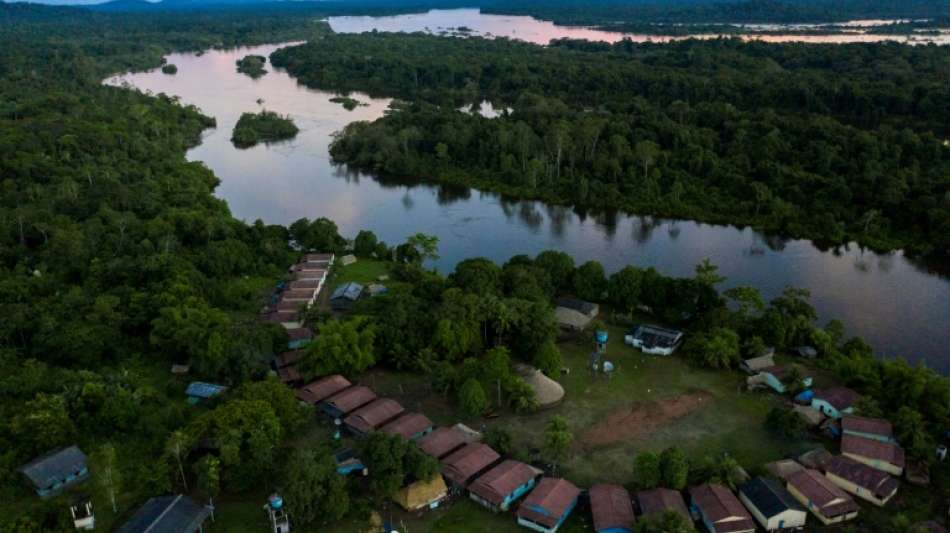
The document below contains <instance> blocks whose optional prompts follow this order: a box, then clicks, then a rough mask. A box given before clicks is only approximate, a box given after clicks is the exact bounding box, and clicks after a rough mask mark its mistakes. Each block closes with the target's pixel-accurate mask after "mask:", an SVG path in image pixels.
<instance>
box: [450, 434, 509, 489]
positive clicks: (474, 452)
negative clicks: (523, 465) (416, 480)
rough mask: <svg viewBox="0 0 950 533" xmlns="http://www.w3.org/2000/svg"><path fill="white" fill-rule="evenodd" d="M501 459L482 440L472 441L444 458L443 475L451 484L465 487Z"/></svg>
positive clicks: (456, 486) (461, 487) (459, 487)
mask: <svg viewBox="0 0 950 533" xmlns="http://www.w3.org/2000/svg"><path fill="white" fill-rule="evenodd" d="M499 459H501V456H500V455H498V452H496V451H495V450H493V449H491V448H489V447H488V446H486V445H485V444H482V443H480V442H472V443H469V444H466V445H465V446H462V447H461V448H459V449H458V450H456V451H454V452H452V453H450V454H449V455H448V456H446V457H445V458H444V459H442V475H443V476H445V479H446V480H448V482H449V485H452V486H454V487H455V488H457V489H464V488H466V487H467V486H468V484H469V483H470V482H471V481H472V480H473V479H474V478H475V477H477V476H478V475H479V474H481V473H482V472H484V471H485V470H487V469H488V468H489V467H490V466H492V465H493V464H495V462H497V461H498V460H499Z"/></svg>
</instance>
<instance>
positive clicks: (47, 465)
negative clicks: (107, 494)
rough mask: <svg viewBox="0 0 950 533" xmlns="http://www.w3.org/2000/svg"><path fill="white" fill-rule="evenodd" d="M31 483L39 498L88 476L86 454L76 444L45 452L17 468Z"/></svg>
mask: <svg viewBox="0 0 950 533" xmlns="http://www.w3.org/2000/svg"><path fill="white" fill-rule="evenodd" d="M17 471H18V472H20V473H21V474H23V476H25V477H26V478H27V479H28V480H29V481H30V484H32V485H33V490H35V491H36V493H37V494H39V495H40V497H41V498H49V497H51V496H55V495H56V494H59V493H60V492H61V491H62V490H63V489H65V488H67V487H70V486H72V485H75V484H77V483H80V482H82V481H84V480H85V479H86V478H88V477H89V467H88V465H87V463H86V454H84V453H82V450H80V449H79V447H78V446H69V447H66V448H60V449H58V450H53V451H51V452H49V453H46V454H44V455H42V456H40V457H37V458H36V459H33V460H32V461H30V462H29V463H27V464H25V465H23V466H21V467H20V468H18V469H17Z"/></svg>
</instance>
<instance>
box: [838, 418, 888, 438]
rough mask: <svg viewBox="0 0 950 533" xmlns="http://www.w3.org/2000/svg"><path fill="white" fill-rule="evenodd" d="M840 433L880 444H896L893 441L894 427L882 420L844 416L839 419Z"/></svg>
mask: <svg viewBox="0 0 950 533" xmlns="http://www.w3.org/2000/svg"><path fill="white" fill-rule="evenodd" d="M841 433H842V434H843V435H852V436H855V437H864V438H865V439H872V440H879V441H881V442H891V443H896V442H897V440H895V439H894V427H893V426H892V425H891V422H890V421H889V420H886V419H883V418H868V417H864V416H857V415H846V416H844V417H842V418H841Z"/></svg>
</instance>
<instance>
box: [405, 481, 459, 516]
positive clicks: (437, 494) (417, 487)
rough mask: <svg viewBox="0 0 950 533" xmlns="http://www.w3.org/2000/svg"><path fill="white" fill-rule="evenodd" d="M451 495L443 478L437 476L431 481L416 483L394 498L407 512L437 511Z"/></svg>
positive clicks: (406, 487)
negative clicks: (427, 509) (425, 509)
mask: <svg viewBox="0 0 950 533" xmlns="http://www.w3.org/2000/svg"><path fill="white" fill-rule="evenodd" d="M448 495H449V489H448V487H446V486H445V480H443V479H442V476H440V475H436V476H434V477H433V478H432V479H431V480H429V481H416V482H415V483H412V484H410V485H407V486H405V487H403V488H401V489H399V491H398V492H396V495H395V496H393V501H395V502H396V503H398V504H399V506H400V507H402V508H403V509H405V510H407V511H417V510H419V509H424V508H429V509H435V508H436V507H438V506H439V503H441V502H442V500H444V499H445V498H447V497H448Z"/></svg>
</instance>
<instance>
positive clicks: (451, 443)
mask: <svg viewBox="0 0 950 533" xmlns="http://www.w3.org/2000/svg"><path fill="white" fill-rule="evenodd" d="M467 442H468V439H467V438H466V437H465V433H462V431H461V430H459V429H458V428H456V427H455V426H452V427H440V428H436V430H435V431H433V432H432V433H429V434H428V435H426V436H425V437H422V438H421V439H419V447H420V448H422V451H424V452H426V453H427V454H429V455H431V456H432V457H435V458H436V459H441V458H443V457H445V456H446V455H448V454H450V453H452V452H453V451H455V450H456V449H457V448H459V447H460V446H462V445H463V444H465V443H467Z"/></svg>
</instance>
